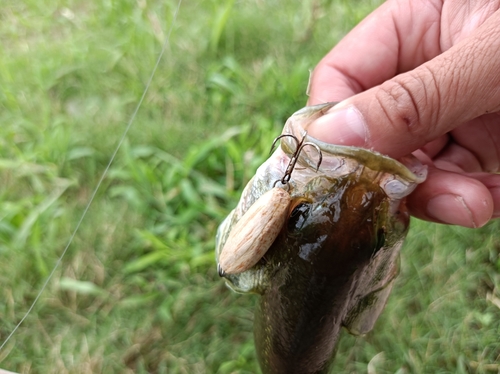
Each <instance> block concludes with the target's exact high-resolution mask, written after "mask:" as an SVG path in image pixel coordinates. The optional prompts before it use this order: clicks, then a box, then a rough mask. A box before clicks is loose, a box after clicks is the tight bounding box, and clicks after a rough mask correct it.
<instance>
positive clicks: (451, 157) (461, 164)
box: [434, 143, 483, 173]
mask: <svg viewBox="0 0 500 374" xmlns="http://www.w3.org/2000/svg"><path fill="white" fill-rule="evenodd" d="M434 164H435V165H436V167H438V168H440V169H444V170H455V171H461V172H467V173H478V172H481V171H483V168H482V166H481V163H480V162H479V161H478V159H477V157H476V156H475V155H474V153H472V152H471V151H469V150H468V149H467V148H464V147H462V146H460V145H458V144H456V143H450V144H449V145H448V146H447V147H446V149H445V150H444V151H443V152H441V153H440V154H439V156H437V157H436V158H435V159H434ZM450 166H452V167H450Z"/></svg>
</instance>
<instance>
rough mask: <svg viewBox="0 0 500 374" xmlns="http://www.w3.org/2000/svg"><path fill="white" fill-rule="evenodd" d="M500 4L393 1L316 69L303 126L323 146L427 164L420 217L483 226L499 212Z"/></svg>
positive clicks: (413, 206) (414, 208)
mask: <svg viewBox="0 0 500 374" xmlns="http://www.w3.org/2000/svg"><path fill="white" fill-rule="evenodd" d="M499 9H500V1H485V0H477V1H457V0H454V1H437V0H413V1H412V0H389V1H387V2H386V3H384V4H383V5H382V6H381V7H379V8H378V9H376V10H375V11H374V12H373V13H372V14H370V15H369V16H368V17H367V18H366V19H365V20H364V21H362V22H361V23H360V24H359V25H358V26H357V27H356V28H354V29H353V30H352V31H351V32H350V33H349V34H348V35H347V36H346V37H345V38H344V39H343V40H342V41H341V42H340V43H339V44H338V45H337V46H336V47H335V48H333V49H332V50H331V51H330V52H329V53H328V55H326V56H325V57H324V59H323V60H322V61H321V62H320V63H319V64H318V66H317V67H316V68H315V70H314V72H313V75H312V79H311V86H310V98H309V102H308V104H309V105H313V104H318V103H323V102H328V101H342V100H343V101H342V102H341V103H340V104H339V105H337V106H336V107H335V108H333V109H331V110H330V111H329V112H328V113H327V114H326V115H325V116H323V117H322V118H320V119H318V120H316V122H315V123H313V124H312V125H311V126H310V127H309V134H310V135H312V136H313V137H316V138H318V139H320V140H323V141H325V142H329V143H334V144H343V145H355V146H361V147H366V148H369V149H373V150H376V151H378V152H381V153H384V154H387V155H389V156H391V157H394V158H399V157H401V156H404V155H407V154H409V153H413V154H415V155H416V156H417V157H418V158H419V159H420V160H421V161H422V162H423V163H425V164H426V165H428V167H429V175H428V178H427V180H426V182H425V183H423V184H421V185H419V187H418V188H417V189H416V190H415V192H414V193H413V194H412V195H411V196H410V197H409V198H408V207H409V210H410V213H411V214H412V215H414V216H416V217H418V218H421V219H424V220H428V221H432V222H440V223H446V224H455V225H461V226H466V227H479V226H482V225H484V224H486V223H487V222H488V221H489V220H491V219H492V218H497V217H500V175H497V174H496V173H497V172H498V171H499V170H500V116H499V114H500V10H499Z"/></svg>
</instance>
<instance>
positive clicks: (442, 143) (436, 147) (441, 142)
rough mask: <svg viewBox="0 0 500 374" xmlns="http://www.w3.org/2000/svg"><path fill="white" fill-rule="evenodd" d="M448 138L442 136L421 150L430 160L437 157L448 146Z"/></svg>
mask: <svg viewBox="0 0 500 374" xmlns="http://www.w3.org/2000/svg"><path fill="white" fill-rule="evenodd" d="M449 140H450V138H449V136H448V135H442V136H440V137H438V138H437V139H434V140H432V141H431V142H429V143H427V144H426V145H424V146H423V147H422V148H420V149H421V150H422V152H424V153H425V154H426V155H427V156H429V157H430V158H433V157H435V156H437V155H438V154H439V153H440V152H441V151H442V150H443V149H444V147H446V145H447V144H448V142H449Z"/></svg>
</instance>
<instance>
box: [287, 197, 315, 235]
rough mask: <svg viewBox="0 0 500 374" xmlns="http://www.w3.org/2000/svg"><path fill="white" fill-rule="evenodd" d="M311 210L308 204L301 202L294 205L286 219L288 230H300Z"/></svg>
mask: <svg viewBox="0 0 500 374" xmlns="http://www.w3.org/2000/svg"><path fill="white" fill-rule="evenodd" d="M310 210H311V206H310V204H308V203H306V202H304V201H302V202H300V203H298V204H297V205H295V207H294V208H293V209H292V212H291V213H290V216H289V217H288V225H287V226H288V230H289V231H295V230H300V229H301V228H302V227H303V226H304V224H305V222H306V220H307V217H308V216H309V211H310Z"/></svg>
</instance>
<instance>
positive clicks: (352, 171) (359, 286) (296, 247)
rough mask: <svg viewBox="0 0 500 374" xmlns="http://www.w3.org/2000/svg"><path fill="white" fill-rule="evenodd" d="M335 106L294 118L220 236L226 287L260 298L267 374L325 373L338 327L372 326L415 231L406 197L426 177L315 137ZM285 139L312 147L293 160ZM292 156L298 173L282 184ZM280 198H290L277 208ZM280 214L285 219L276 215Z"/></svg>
mask: <svg viewBox="0 0 500 374" xmlns="http://www.w3.org/2000/svg"><path fill="white" fill-rule="evenodd" d="M333 105H334V103H328V104H322V105H317V106H313V107H306V108H303V109H301V110H299V111H298V112H296V113H295V114H294V115H293V116H292V117H290V119H289V120H288V121H287V123H286V124H285V127H284V130H283V134H284V135H287V136H285V137H282V138H281V147H280V148H278V149H277V150H276V151H275V152H274V153H273V155H272V156H271V157H270V158H269V159H268V160H267V161H266V162H265V163H264V164H262V165H261V166H260V168H259V169H258V170H257V172H256V175H255V176H254V177H253V178H252V180H251V181H250V182H249V183H248V185H247V186H246V187H245V189H244V191H243V194H242V196H241V199H240V201H239V203H238V205H237V207H236V208H235V209H234V210H233V211H232V212H231V213H230V214H229V216H228V217H227V218H226V219H225V220H224V222H223V223H222V224H221V225H220V227H219V230H218V233H217V238H216V257H217V262H218V264H219V273H220V274H221V276H223V277H224V279H225V281H226V282H227V284H228V286H229V287H230V288H231V289H233V290H234V291H236V292H241V293H257V294H260V295H261V298H260V301H259V303H258V307H257V309H256V312H255V322H254V336H255V345H256V350H257V356H258V360H259V363H260V366H261V369H262V371H263V373H273V374H274V373H300V374H306V373H327V372H328V370H329V367H330V365H331V363H332V360H333V358H334V355H335V346H336V344H337V342H338V339H339V334H340V332H341V327H342V326H344V327H346V328H347V330H348V331H349V332H350V333H352V334H356V335H362V334H366V333H367V332H369V331H370V330H371V329H372V328H373V326H374V324H375V321H376V320H377V318H378V316H379V315H380V313H381V312H382V310H383V308H384V306H385V303H386V301H387V298H388V296H389V294H390V292H391V289H392V286H393V283H394V279H395V278H396V276H397V274H398V257H399V252H400V248H401V245H402V243H403V240H404V238H405V236H406V233H407V230H408V225H409V216H408V213H407V210H406V208H405V203H404V198H405V197H406V196H407V195H408V194H410V193H411V192H412V191H413V190H414V188H415V187H416V186H417V184H418V183H420V182H422V181H423V180H424V179H425V176H426V168H425V167H424V166H422V165H421V164H420V163H419V162H418V161H417V160H416V159H414V158H410V157H408V158H405V159H403V160H401V162H399V161H396V160H393V159H391V158H388V157H386V156H383V155H381V154H378V153H376V152H371V151H368V150H366V149H361V148H354V147H345V146H336V145H331V144H327V143H323V142H321V141H319V140H317V139H313V138H311V137H309V136H308V135H307V127H308V126H309V124H310V123H311V122H312V121H314V120H315V119H317V118H319V117H320V116H321V115H323V114H324V113H325V112H326V111H327V110H328V109H330V108H331V107H332V106H333ZM288 135H293V136H294V137H295V138H296V139H297V140H299V141H301V142H304V141H305V142H309V143H312V144H313V145H314V146H313V147H303V149H302V150H301V152H300V154H297V152H296V149H295V147H296V146H297V144H296V142H295V141H294V138H292V137H289V136H288ZM318 151H319V152H321V156H322V162H321V165H320V166H319V167H318V156H319V155H318ZM294 156H296V157H297V160H296V161H297V163H296V165H295V170H294V171H293V172H292V174H291V177H290V180H289V181H287V182H286V183H283V182H281V181H282V179H283V175H285V173H286V172H287V167H288V166H289V165H290V161H291V158H292V157H294ZM277 188H282V189H283V190H284V191H276V189H277ZM270 191H271V192H270ZM275 192H279V194H276V193H275ZM275 195H276V196H280V199H281V196H282V195H283V196H284V197H283V199H282V200H279V202H278V203H276V204H278V205H277V206H273V205H272V204H273V200H274V199H276V198H275ZM263 200H265V201H264V202H263ZM268 200H269V201H268ZM254 204H255V206H254ZM280 204H285V205H280ZM252 206H254V208H252ZM257 206H258V207H257ZM256 207H257V208H256ZM276 209H278V213H279V215H280V217H282V216H283V218H275V216H274V215H273V214H271V213H272V212H274V211H275V210H276ZM281 212H283V213H281ZM245 214H246V215H245ZM239 221H241V222H240V225H238V222H239ZM261 221H264V222H261ZM241 223H243V224H241ZM242 230H245V232H244V234H243V235H242V236H241V237H240V238H238V239H235V238H237V237H238V232H236V233H235V231H242ZM263 236H264V237H263ZM228 238H229V241H235V240H237V244H234V243H227V242H228ZM247 242H250V243H247ZM247 244H248V245H247ZM235 246H236V248H235ZM262 246H264V247H262ZM261 247H262V248H264V250H262V248H261ZM242 248H243V249H242ZM224 252H234V253H229V255H228V254H227V253H224ZM240 252H245V253H240ZM223 257H224V259H223V260H224V266H221V263H220V261H221V259H222V258H223ZM233 263H236V264H233ZM233 265H234V266H233ZM225 267H226V268H231V271H228V272H226V271H225V269H224V268H225Z"/></svg>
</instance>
